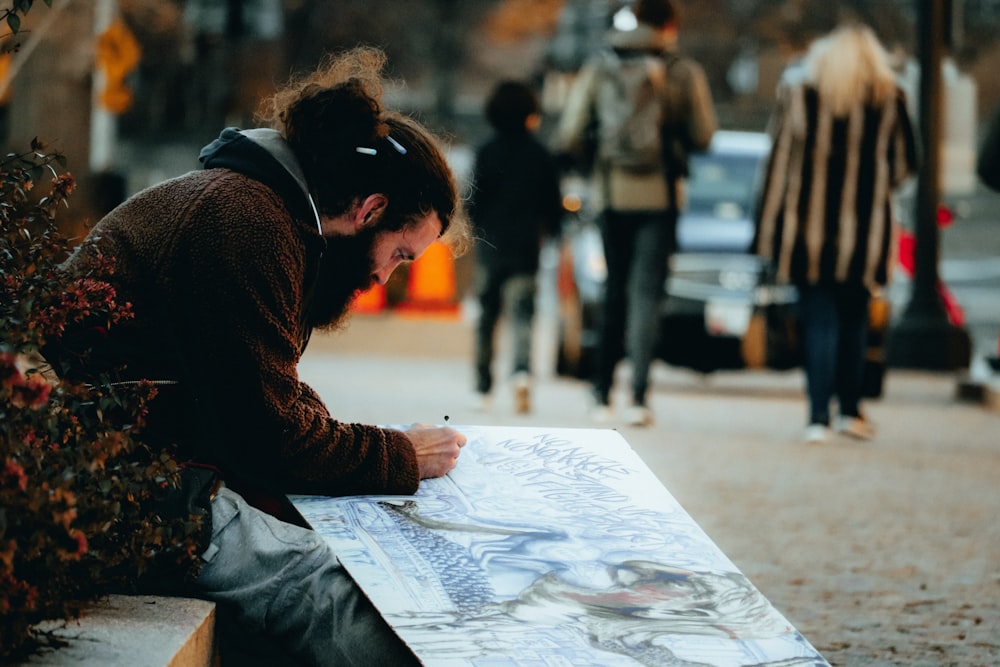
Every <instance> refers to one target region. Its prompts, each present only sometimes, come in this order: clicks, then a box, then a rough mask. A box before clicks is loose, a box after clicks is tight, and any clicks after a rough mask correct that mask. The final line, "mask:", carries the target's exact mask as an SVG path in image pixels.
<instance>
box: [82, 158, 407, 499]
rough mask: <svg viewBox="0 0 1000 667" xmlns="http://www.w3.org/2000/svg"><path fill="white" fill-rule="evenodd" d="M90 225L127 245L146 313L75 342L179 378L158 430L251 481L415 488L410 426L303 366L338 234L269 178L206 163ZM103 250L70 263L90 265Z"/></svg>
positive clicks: (130, 295)
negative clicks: (356, 410) (328, 248)
mask: <svg viewBox="0 0 1000 667" xmlns="http://www.w3.org/2000/svg"><path fill="white" fill-rule="evenodd" d="M91 237H93V238H97V239H99V240H98V242H97V245H96V248H97V249H99V250H100V252H102V253H103V254H104V255H105V256H111V257H114V258H115V274H114V275H113V276H112V277H111V278H110V282H112V284H113V285H115V287H116V289H117V291H118V294H119V298H120V299H122V300H125V301H129V302H131V303H132V305H133V308H134V311H135V318H134V320H130V321H127V322H124V323H121V324H116V325H114V326H112V327H111V328H110V329H109V330H108V331H107V333H106V334H105V333H103V332H101V331H100V330H96V331H98V333H96V334H95V333H94V332H95V329H93V328H91V329H89V330H86V331H76V332H70V333H69V334H68V335H67V336H66V337H65V339H64V342H65V344H66V347H67V348H70V349H74V348H75V349H81V348H82V347H93V354H92V355H91V357H90V359H89V361H88V362H87V365H86V368H85V370H86V371H87V372H91V373H92V372H97V371H102V370H105V369H108V368H112V367H114V366H115V365H117V364H118V363H121V362H124V363H125V364H127V367H126V369H125V371H124V373H121V374H119V377H120V378H122V379H137V378H146V379H151V380H178V381H179V383H180V384H179V385H177V386H176V387H171V386H164V387H163V388H162V392H161V396H158V397H157V398H156V399H154V401H153V403H152V405H151V423H150V429H149V431H150V432H153V433H161V434H165V435H166V437H168V438H169V439H170V440H171V441H173V442H179V443H181V445H182V447H183V448H184V452H185V455H186V456H189V457H190V458H191V459H193V460H195V461H198V462H201V463H207V464H212V465H215V466H217V467H219V468H220V469H221V470H222V472H223V475H224V477H225V478H226V481H227V484H229V485H230V486H232V487H234V488H236V490H238V491H240V490H245V491H244V492H245V494H247V495H254V494H253V493H251V492H255V491H264V492H265V495H268V496H270V497H271V499H272V500H273V499H276V498H280V494H284V493H316V494H324V495H349V494H359V493H403V494H409V493H413V492H415V491H416V489H417V485H418V483H419V472H418V468H417V460H416V454H415V452H414V449H413V446H412V444H411V443H410V441H409V439H408V438H407V437H406V436H405V435H404V434H403V433H402V432H400V431H396V430H391V429H383V428H377V427H374V426H369V425H363V424H348V423H341V422H338V421H336V420H334V419H332V418H331V416H330V414H329V412H328V411H327V408H326V407H325V406H324V404H323V402H322V401H321V400H320V398H319V397H318V396H317V394H316V393H315V391H313V389H311V388H310V387H309V386H307V385H306V384H304V383H303V382H301V381H300V380H299V378H298V374H297V364H298V362H299V359H300V357H301V355H302V352H303V350H304V347H305V342H306V341H307V340H308V335H309V331H308V330H307V328H306V326H305V325H304V322H305V314H304V307H305V306H304V301H305V295H306V294H307V292H308V289H309V287H308V286H309V285H310V284H311V282H312V280H314V276H315V274H316V270H317V265H318V262H319V259H320V256H321V254H322V252H323V250H324V248H325V245H326V244H325V242H324V241H323V239H322V238H321V237H320V234H319V231H318V230H317V229H316V223H315V221H314V220H312V219H296V218H295V217H293V216H292V215H291V214H290V212H289V210H288V208H286V206H285V204H284V203H283V201H282V199H281V198H280V197H279V196H278V195H277V194H276V193H275V191H274V190H272V189H271V188H269V187H268V186H266V185H264V184H263V183H261V182H260V181H257V180H253V179H251V178H248V177H247V176H244V175H242V174H239V173H236V172H234V171H230V170H228V169H206V170H203V171H194V172H191V173H189V174H186V175H184V176H181V177H178V178H175V179H173V180H170V181H167V182H165V183H162V184H160V185H157V186H154V187H152V188H149V189H147V190H145V191H143V192H140V193H139V194H137V195H135V196H133V197H132V198H131V199H129V200H128V201H126V202H125V203H124V204H122V205H121V206H119V207H118V208H117V209H115V210H114V211H112V212H111V213H110V214H108V215H107V216H106V217H105V218H104V219H103V220H102V221H101V222H100V223H99V224H98V225H97V226H96V227H95V229H94V230H93V231H92V233H91ZM93 256H94V252H93V251H83V252H78V253H77V254H76V255H75V256H74V257H73V258H71V260H70V261H69V263H68V266H69V268H70V269H71V270H72V271H73V272H76V273H85V272H87V271H88V270H90V269H91V267H92V266H93ZM248 499H249V498H248ZM267 504H268V502H264V503H263V504H262V506H264V505H267Z"/></svg>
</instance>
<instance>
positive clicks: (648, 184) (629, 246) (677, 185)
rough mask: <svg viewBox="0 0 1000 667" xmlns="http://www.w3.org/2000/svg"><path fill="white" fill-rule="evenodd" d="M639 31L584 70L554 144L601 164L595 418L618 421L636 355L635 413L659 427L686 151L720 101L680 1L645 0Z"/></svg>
mask: <svg viewBox="0 0 1000 667" xmlns="http://www.w3.org/2000/svg"><path fill="white" fill-rule="evenodd" d="M634 14H635V18H636V21H637V26H636V27H635V28H634V29H632V30H619V29H613V30H612V31H611V32H610V33H609V35H608V39H607V41H608V44H607V46H606V48H603V49H601V51H599V52H598V53H597V54H595V55H594V56H593V57H591V58H590V59H589V60H588V61H587V62H586V63H585V64H584V66H583V68H582V69H581V70H580V74H579V76H578V77H577V79H576V81H575V83H574V85H573V88H572V89H571V91H570V94H569V98H568V100H567V104H566V108H565V110H564V111H563V115H562V117H561V119H560V125H559V128H558V129H557V136H556V147H557V150H558V151H559V153H560V154H562V155H568V156H569V159H570V160H572V161H574V162H575V163H576V164H584V165H590V164H592V165H593V173H592V175H591V176H592V181H593V186H594V190H595V192H594V194H595V197H596V199H597V200H598V201H599V207H600V209H601V211H602V214H601V221H600V222H601V237H602V239H603V242H604V254H605V259H606V262H607V269H608V277H607V282H606V285H605V298H604V313H603V317H602V324H601V332H600V342H599V344H598V354H597V366H596V372H595V376H594V378H593V394H594V400H595V403H596V406H595V410H594V414H593V416H594V418H595V420H596V421H599V422H603V421H608V420H610V419H611V418H612V415H613V413H612V412H611V401H610V398H611V390H612V388H613V384H614V371H615V368H616V366H617V365H618V361H619V360H620V359H621V358H622V357H623V353H626V352H627V354H628V357H629V359H630V361H631V364H632V383H631V384H632V387H631V389H632V403H631V405H630V406H629V407H628V409H627V411H626V413H625V420H626V422H627V423H628V424H630V425H633V426H650V425H652V423H653V414H652V412H651V411H650V409H649V406H648V404H647V400H646V394H647V392H648V388H649V369H650V365H651V364H652V361H653V355H654V352H655V347H656V339H657V330H658V313H659V303H660V299H661V298H662V295H663V285H664V282H665V281H666V278H667V271H668V266H667V263H668V260H669V257H670V255H671V253H672V252H673V250H674V248H675V246H676V228H677V216H678V211H679V210H680V208H681V207H682V206H683V203H684V202H683V181H684V179H685V177H686V176H687V169H688V163H687V161H688V155H689V154H690V153H691V152H694V151H701V150H705V149H706V148H708V146H709V143H710V142H711V139H712V135H713V134H714V132H715V129H716V117H715V109H714V107H713V103H712V97H711V92H710V90H709V86H708V82H707V79H706V77H705V73H704V70H703V69H702V67H701V66H700V65H699V64H698V63H696V62H695V61H694V60H692V59H691V58H688V57H686V56H683V55H680V54H679V53H678V51H677V35H678V21H677V15H676V12H675V10H674V6H673V4H672V3H671V2H670V0H638V2H636V4H635V8H634Z"/></svg>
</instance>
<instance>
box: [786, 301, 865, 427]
mask: <svg viewBox="0 0 1000 667" xmlns="http://www.w3.org/2000/svg"><path fill="white" fill-rule="evenodd" d="M869 298H870V295H869V294H868V290H867V289H865V288H864V287H862V286H860V285H844V284H835V285H806V286H799V314H800V318H801V322H802V336H803V353H804V357H805V359H804V366H805V373H806V390H807V393H808V395H809V423H810V424H829V423H830V402H831V400H832V399H833V397H834V396H835V395H836V397H837V402H838V403H839V406H840V415H841V416H844V417H857V416H859V415H860V410H859V403H860V401H861V388H862V383H863V378H864V369H865V352H866V350H867V346H868V301H869Z"/></svg>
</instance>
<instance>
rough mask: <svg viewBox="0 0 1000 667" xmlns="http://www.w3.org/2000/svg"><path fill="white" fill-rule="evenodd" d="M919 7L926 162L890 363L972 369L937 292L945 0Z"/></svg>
mask: <svg viewBox="0 0 1000 667" xmlns="http://www.w3.org/2000/svg"><path fill="white" fill-rule="evenodd" d="M917 7H918V8H919V9H918V33H919V34H918V38H919V39H918V45H919V51H920V52H919V57H920V106H919V108H920V118H919V121H920V122H919V129H920V139H921V144H922V147H923V162H922V165H921V168H920V172H919V174H918V176H917V196H916V202H915V206H916V210H915V212H914V213H915V215H914V220H915V235H916V256H915V270H914V276H913V285H912V293H911V295H910V302H909V304H908V305H907V306H906V309H905V310H904V311H903V315H902V318H901V319H900V321H899V324H898V325H897V326H896V327H895V329H894V331H893V333H892V337H891V340H890V343H889V346H888V350H887V351H888V362H889V365H890V366H896V367H902V368H920V369H928V370H953V369H957V368H960V367H964V366H967V365H968V347H969V344H968V335H967V334H965V333H964V332H963V331H961V330H959V329H958V328H957V327H955V326H953V325H952V324H951V323H950V322H949V321H948V315H947V312H946V311H945V308H944V302H943V301H942V300H941V296H940V294H939V293H938V289H937V288H938V283H939V274H938V260H939V257H938V255H939V245H940V244H939V230H938V224H937V209H938V205H939V203H940V200H941V192H940V190H941V186H940V183H941V136H942V123H943V120H944V114H943V112H942V88H943V85H942V79H941V59H942V52H943V48H944V26H945V24H946V21H945V0H924V1H922V2H919V3H917ZM963 336H964V338H963Z"/></svg>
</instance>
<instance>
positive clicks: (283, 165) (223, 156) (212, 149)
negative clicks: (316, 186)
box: [198, 127, 322, 234]
mask: <svg viewBox="0 0 1000 667" xmlns="http://www.w3.org/2000/svg"><path fill="white" fill-rule="evenodd" d="M198 159H199V160H200V161H201V163H202V165H204V167H205V169H230V170H232V171H235V172H238V173H240V174H243V175H244V176H247V177H249V178H252V179H254V180H255V181H260V182H261V183H263V184H264V185H266V186H268V187H269V188H271V189H272V190H274V191H275V193H277V195H278V196H279V197H281V199H282V201H283V202H284V203H285V206H286V207H287V208H288V210H289V211H290V212H291V213H292V215H294V216H295V217H296V218H299V219H302V220H312V221H314V222H315V224H316V229H317V230H319V231H320V233H321V234H322V230H321V227H320V220H319V213H318V212H317V210H316V205H315V204H314V202H313V200H312V196H310V194H309V188H308V186H307V185H306V179H305V174H304V173H303V172H302V167H301V166H300V165H299V163H298V160H296V159H295V155H294V154H293V153H292V149H291V148H289V146H288V143H287V142H286V141H285V140H284V138H282V136H281V134H279V133H278V132H277V130H272V129H267V128H258V129H252V130H239V129H237V128H234V127H230V128H226V129H225V130H223V131H222V133H221V134H220V135H219V137H218V138H217V139H215V140H214V141H212V142H211V143H210V144H208V145H207V146H205V147H204V148H202V149H201V152H200V153H199V154H198Z"/></svg>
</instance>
